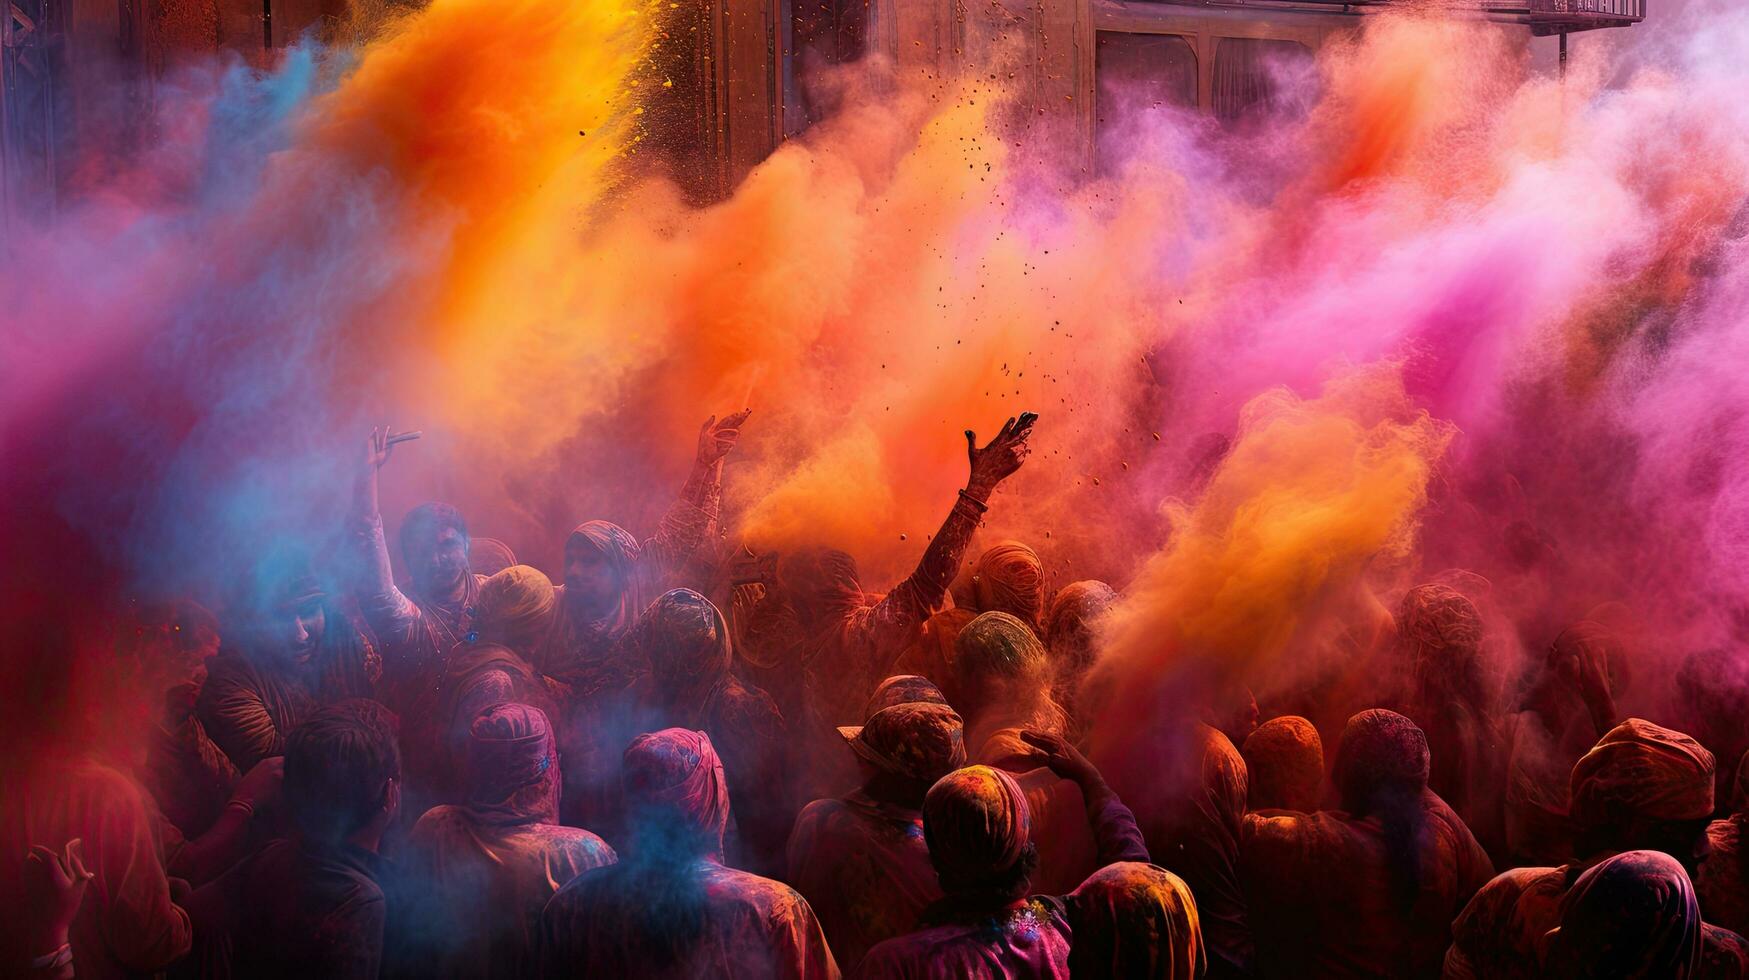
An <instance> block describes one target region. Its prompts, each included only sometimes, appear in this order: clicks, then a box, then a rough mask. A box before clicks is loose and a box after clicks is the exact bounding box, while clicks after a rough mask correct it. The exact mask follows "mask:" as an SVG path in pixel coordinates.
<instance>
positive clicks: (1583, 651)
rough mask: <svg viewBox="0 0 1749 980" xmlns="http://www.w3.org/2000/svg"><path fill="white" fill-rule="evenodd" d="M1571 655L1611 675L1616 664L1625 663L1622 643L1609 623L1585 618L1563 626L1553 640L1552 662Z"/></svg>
mask: <svg viewBox="0 0 1749 980" xmlns="http://www.w3.org/2000/svg"><path fill="white" fill-rule="evenodd" d="M1569 657H1571V658H1572V659H1574V660H1577V661H1579V662H1580V663H1582V664H1584V665H1585V666H1587V667H1589V668H1591V669H1594V670H1596V671H1597V672H1598V673H1599V674H1601V675H1603V676H1604V677H1605V678H1609V677H1610V669H1611V668H1612V667H1614V668H1618V669H1619V668H1620V667H1621V666H1622V654H1621V643H1620V641H1619V640H1617V639H1616V637H1615V634H1614V633H1612V632H1611V631H1610V630H1609V628H1608V627H1606V626H1604V625H1602V624H1601V623H1594V622H1592V621H1591V620H1588V619H1583V620H1580V621H1579V622H1577V623H1574V624H1573V625H1571V626H1569V627H1567V628H1566V629H1564V630H1562V631H1561V632H1560V635H1558V636H1556V637H1555V641H1554V642H1553V643H1551V644H1549V660H1550V661H1551V662H1559V661H1561V660H1564V659H1566V658H1569ZM1611 686H1612V687H1613V686H1614V685H1613V681H1612V684H1611Z"/></svg>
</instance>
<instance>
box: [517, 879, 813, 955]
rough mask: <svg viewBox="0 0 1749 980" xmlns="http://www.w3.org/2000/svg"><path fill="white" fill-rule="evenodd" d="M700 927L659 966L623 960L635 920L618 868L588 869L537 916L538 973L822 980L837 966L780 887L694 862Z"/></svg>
mask: <svg viewBox="0 0 1749 980" xmlns="http://www.w3.org/2000/svg"><path fill="white" fill-rule="evenodd" d="M696 873H697V875H698V884H699V886H700V887H701V888H702V891H703V918H702V928H701V929H700V930H699V932H698V933H697V934H695V935H693V936H690V937H688V938H689V940H690V942H689V944H688V947H687V952H686V954H685V955H684V956H683V957H682V958H681V959H680V961H679V962H677V963H675V964H672V965H670V966H669V967H667V968H658V967H656V966H654V965H653V964H651V963H649V962H647V961H641V960H639V959H637V958H634V957H631V956H628V955H627V953H628V951H627V949H626V946H625V943H624V942H623V941H622V937H623V936H624V935H626V934H627V933H628V932H629V931H631V927H630V926H628V924H627V923H628V922H631V921H634V920H636V921H641V915H640V910H638V909H637V908H636V907H635V906H636V903H637V895H636V894H635V889H633V888H632V887H631V886H630V885H629V884H628V881H629V879H630V876H629V875H628V874H627V869H626V866H625V865H614V866H610V867H606V868H598V869H596V870H594V871H590V872H586V873H585V874H583V875H580V876H579V877H577V878H575V879H573V880H572V881H571V883H570V884H568V885H566V886H565V887H564V888H562V889H560V890H559V892H558V894H556V895H554V896H553V900H552V901H551V902H549V903H548V904H547V910H546V914H545V915H544V916H543V917H542V924H541V929H542V955H541V963H542V967H541V975H542V976H544V977H579V978H581V977H648V978H652V980H658V978H669V977H673V978H677V980H678V978H689V980H691V978H716V977H724V978H728V977H736V978H740V977H749V978H750V977H771V978H773V980H829V978H833V977H837V976H838V975H839V973H838V966H837V964H836V963H835V962H834V961H833V958H832V951H831V949H830V948H828V946H827V945H826V936H825V934H824V933H822V932H821V931H820V923H819V921H818V920H817V919H815V918H814V913H813V910H812V909H811V908H809V907H808V903H807V901H806V900H805V899H803V898H802V896H801V895H800V894H798V893H797V892H796V891H795V890H794V889H792V888H790V887H789V886H788V885H785V884H783V883H782V882H778V881H772V880H770V879H768V878H761V877H759V876H757V875H753V874H749V873H747V872H745V871H737V870H735V869H734V868H726V867H723V866H722V865H721V864H717V863H715V862H714V861H708V860H707V861H701V862H700V863H699V865H698V866H697V868H696Z"/></svg>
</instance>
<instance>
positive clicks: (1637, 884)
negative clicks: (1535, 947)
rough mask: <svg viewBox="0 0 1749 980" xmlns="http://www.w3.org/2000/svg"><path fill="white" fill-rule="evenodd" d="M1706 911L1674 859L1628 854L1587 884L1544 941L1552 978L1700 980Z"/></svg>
mask: <svg viewBox="0 0 1749 980" xmlns="http://www.w3.org/2000/svg"><path fill="white" fill-rule="evenodd" d="M1701 926H1702V923H1701V918H1700V904H1699V903H1698V902H1696V901H1695V897H1694V888H1693V887H1692V886H1691V885H1690V884H1689V881H1688V874H1687V872H1685V871H1683V870H1682V865H1681V864H1679V863H1677V861H1676V860H1675V859H1674V858H1672V857H1670V856H1669V855H1668V854H1660V853H1658V852H1657V851H1628V852H1627V853H1625V854H1617V855H1616V856H1615V857H1612V858H1609V859H1608V860H1606V861H1603V862H1602V863H1600V864H1598V865H1596V866H1595V867H1593V868H1592V869H1591V870H1589V871H1587V872H1585V873H1584V874H1582V875H1580V876H1579V879H1578V880H1577V881H1575V882H1574V883H1573V887H1572V888H1571V889H1569V890H1568V891H1567V894H1566V895H1565V896H1563V897H1562V899H1561V902H1560V924H1559V925H1557V926H1556V927H1555V928H1554V929H1552V930H1550V931H1549V932H1548V933H1547V935H1546V936H1545V938H1544V948H1543V953H1542V968H1543V972H1544V975H1545V976H1549V977H1562V978H1565V977H1573V978H1580V977H1598V976H1611V977H1660V978H1669V980H1682V978H1686V977H1693V976H1696V975H1698V971H1699V969H1700V961H1701V947H1702V942H1701Z"/></svg>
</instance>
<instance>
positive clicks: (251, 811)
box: [225, 799, 255, 817]
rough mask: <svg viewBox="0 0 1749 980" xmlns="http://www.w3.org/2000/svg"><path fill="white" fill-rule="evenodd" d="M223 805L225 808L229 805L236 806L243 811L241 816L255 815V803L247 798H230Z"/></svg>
mask: <svg viewBox="0 0 1749 980" xmlns="http://www.w3.org/2000/svg"><path fill="white" fill-rule="evenodd" d="M225 807H226V808H227V809H229V808H230V807H236V808H237V809H239V810H242V811H243V816H245V817H253V816H255V804H253V803H251V802H249V801H248V800H240V799H232V800H231V801H229V802H227V803H226V804H225Z"/></svg>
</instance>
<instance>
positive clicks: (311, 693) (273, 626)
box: [195, 551, 382, 772]
mask: <svg viewBox="0 0 1749 980" xmlns="http://www.w3.org/2000/svg"><path fill="white" fill-rule="evenodd" d="M253 581H254V588H253V590H252V592H251V594H250V595H249V596H248V597H247V598H246V599H245V600H244V603H245V608H246V609H247V611H248V612H247V616H246V625H245V628H244V629H243V630H240V631H239V632H238V635H239V636H240V637H241V642H239V643H237V644H231V643H229V642H226V643H225V644H224V646H222V647H221V649H220V650H219V653H218V656H215V657H213V658H212V660H211V662H210V666H209V668H208V671H207V681H206V684H205V686H203V687H202V688H201V692H200V697H199V699H198V700H197V701H196V702H195V713H196V714H197V715H198V716H199V718H200V721H201V724H202V725H203V726H204V727H205V728H206V731H207V734H208V735H209V736H211V737H212V740H213V742H214V744H216V745H218V747H219V748H220V749H223V750H224V753H225V755H226V756H228V757H229V758H230V760H231V762H232V764H233V765H235V766H236V767H237V769H238V771H240V772H247V771H248V770H249V769H251V768H253V767H254V765H255V764H256V763H257V762H260V761H261V760H262V759H265V758H267V757H268V756H274V755H283V754H284V753H285V740H286V737H287V736H288V735H289V734H290V732H291V730H292V729H293V728H296V727H297V725H298V723H299V722H301V721H303V720H304V718H305V717H307V716H308V715H310V714H311V713H312V712H314V711H315V710H316V708H318V707H320V706H322V705H326V704H332V703H335V702H338V701H342V700H345V699H347V698H355V697H369V696H370V695H371V691H372V688H373V685H374V684H375V682H376V680H377V677H378V676H379V675H380V674H381V671H382V661H381V659H380V658H379V657H378V656H377V654H376V651H375V650H373V649H372V648H371V646H370V643H369V642H368V641H367V640H366V639H365V638H364V635H363V634H362V633H360V632H359V630H358V628H357V627H356V626H354V625H353V623H352V622H351V621H350V620H349V619H347V618H346V616H345V615H344V614H343V613H342V612H341V611H340V610H339V609H338V608H337V607H336V605H335V604H334V603H333V602H332V601H330V600H329V598H328V593H327V592H326V591H324V590H323V588H322V586H321V584H320V583H319V582H318V580H317V579H316V575H315V573H314V571H312V570H311V567H310V564H309V560H308V558H307V557H306V556H304V555H302V554H301V553H297V552H293V551H282V552H277V553H274V554H273V555H270V556H269V558H268V559H267V560H266V561H264V562H263V563H262V565H261V566H260V568H258V569H257V572H256V575H255V578H254V580H253Z"/></svg>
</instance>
